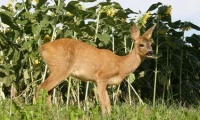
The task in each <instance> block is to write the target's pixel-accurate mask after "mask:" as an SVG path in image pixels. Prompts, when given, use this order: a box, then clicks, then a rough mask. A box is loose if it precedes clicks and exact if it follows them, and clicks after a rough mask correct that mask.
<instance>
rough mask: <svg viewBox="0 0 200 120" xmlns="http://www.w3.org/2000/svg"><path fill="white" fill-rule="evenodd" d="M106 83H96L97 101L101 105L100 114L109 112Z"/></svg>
mask: <svg viewBox="0 0 200 120" xmlns="http://www.w3.org/2000/svg"><path fill="white" fill-rule="evenodd" d="M106 87H107V83H103V82H100V83H97V93H98V96H99V102H100V106H101V112H102V114H105V113H110V98H109V95H108V92H107V90H106Z"/></svg>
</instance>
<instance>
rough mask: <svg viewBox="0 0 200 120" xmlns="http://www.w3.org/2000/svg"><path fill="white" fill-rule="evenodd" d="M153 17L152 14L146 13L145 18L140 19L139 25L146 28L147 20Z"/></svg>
mask: <svg viewBox="0 0 200 120" xmlns="http://www.w3.org/2000/svg"><path fill="white" fill-rule="evenodd" d="M150 17H151V15H150V12H147V13H145V14H144V15H143V16H141V17H139V19H138V23H139V25H141V27H145V25H146V23H147V20H148V19H149V18H150Z"/></svg>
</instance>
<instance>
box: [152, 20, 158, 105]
mask: <svg viewBox="0 0 200 120" xmlns="http://www.w3.org/2000/svg"><path fill="white" fill-rule="evenodd" d="M158 26H159V20H158V21H157V27H158ZM158 47H159V46H158V34H157V38H156V55H157V54H158ZM157 74H158V58H156V59H155V70H154V88H153V107H155V100H156V83H157Z"/></svg>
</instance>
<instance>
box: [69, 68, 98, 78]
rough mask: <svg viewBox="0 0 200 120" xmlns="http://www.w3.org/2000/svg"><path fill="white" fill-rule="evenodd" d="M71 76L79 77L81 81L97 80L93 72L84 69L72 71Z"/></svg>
mask: <svg viewBox="0 0 200 120" xmlns="http://www.w3.org/2000/svg"><path fill="white" fill-rule="evenodd" d="M71 76H72V77H74V78H77V79H79V80H81V81H95V79H94V77H93V75H92V73H90V72H89V71H87V72H85V71H84V70H81V69H80V70H76V71H73V72H72V73H71Z"/></svg>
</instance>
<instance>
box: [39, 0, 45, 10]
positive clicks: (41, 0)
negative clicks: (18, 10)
mask: <svg viewBox="0 0 200 120" xmlns="http://www.w3.org/2000/svg"><path fill="white" fill-rule="evenodd" d="M46 2H47V0H38V4H37V8H40V7H41V6H42V5H44V4H45V3H46Z"/></svg>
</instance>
